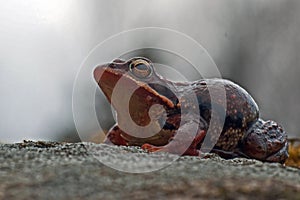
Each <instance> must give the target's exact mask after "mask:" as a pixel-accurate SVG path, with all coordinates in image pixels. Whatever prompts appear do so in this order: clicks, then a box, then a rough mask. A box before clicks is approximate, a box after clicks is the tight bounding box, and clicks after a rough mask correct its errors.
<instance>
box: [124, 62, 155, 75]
mask: <svg viewBox="0 0 300 200" xmlns="http://www.w3.org/2000/svg"><path fill="white" fill-rule="evenodd" d="M129 70H130V71H131V72H132V73H133V75H135V76H136V77H138V78H148V77H149V76H150V75H151V74H152V68H151V64H150V63H149V62H148V61H146V60H143V59H137V60H133V61H132V62H131V63H130V65H129Z"/></svg>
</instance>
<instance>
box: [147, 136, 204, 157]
mask: <svg viewBox="0 0 300 200" xmlns="http://www.w3.org/2000/svg"><path fill="white" fill-rule="evenodd" d="M205 134H206V132H205V131H204V130H201V131H199V132H198V134H197V135H196V137H195V138H194V139H193V140H192V142H191V141H187V140H186V138H184V139H183V138H181V139H180V137H176V136H175V137H174V138H171V140H170V142H169V143H168V144H167V145H165V146H155V145H151V144H147V143H146V144H144V145H142V147H141V148H142V149H144V150H147V151H148V152H168V153H173V154H178V155H189V156H199V155H200V151H199V150H198V149H197V145H198V144H199V143H200V142H201V141H202V140H203V139H204V137H205Z"/></svg>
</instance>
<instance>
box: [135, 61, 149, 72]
mask: <svg viewBox="0 0 300 200" xmlns="http://www.w3.org/2000/svg"><path fill="white" fill-rule="evenodd" d="M135 68H136V69H138V70H141V71H143V70H148V66H146V65H145V64H143V63H140V64H137V65H136V66H135Z"/></svg>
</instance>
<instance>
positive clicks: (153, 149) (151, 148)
mask: <svg viewBox="0 0 300 200" xmlns="http://www.w3.org/2000/svg"><path fill="white" fill-rule="evenodd" d="M141 148H142V149H144V150H146V151H148V152H156V151H160V150H162V147H158V146H154V145H151V144H148V143H146V144H143V145H142V146H141Z"/></svg>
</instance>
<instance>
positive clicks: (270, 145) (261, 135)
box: [243, 119, 288, 163]
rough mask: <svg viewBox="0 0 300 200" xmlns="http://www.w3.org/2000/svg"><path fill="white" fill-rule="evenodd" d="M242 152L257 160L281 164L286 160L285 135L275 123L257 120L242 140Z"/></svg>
mask: <svg viewBox="0 0 300 200" xmlns="http://www.w3.org/2000/svg"><path fill="white" fill-rule="evenodd" d="M243 152H244V153H245V154H246V155H248V156H249V157H251V158H255V159H258V160H262V161H269V162H281V163H283V162H284V161H285V160H286V159H287V158H288V141H287V134H286V132H285V131H284V130H283V128H282V127H281V126H280V125H278V124H277V123H276V122H274V121H271V120H268V121H263V120H261V119H259V120H258V121H257V122H256V123H255V124H253V125H252V127H251V129H249V131H248V133H247V136H246V137H245V138H244V140H243Z"/></svg>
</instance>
